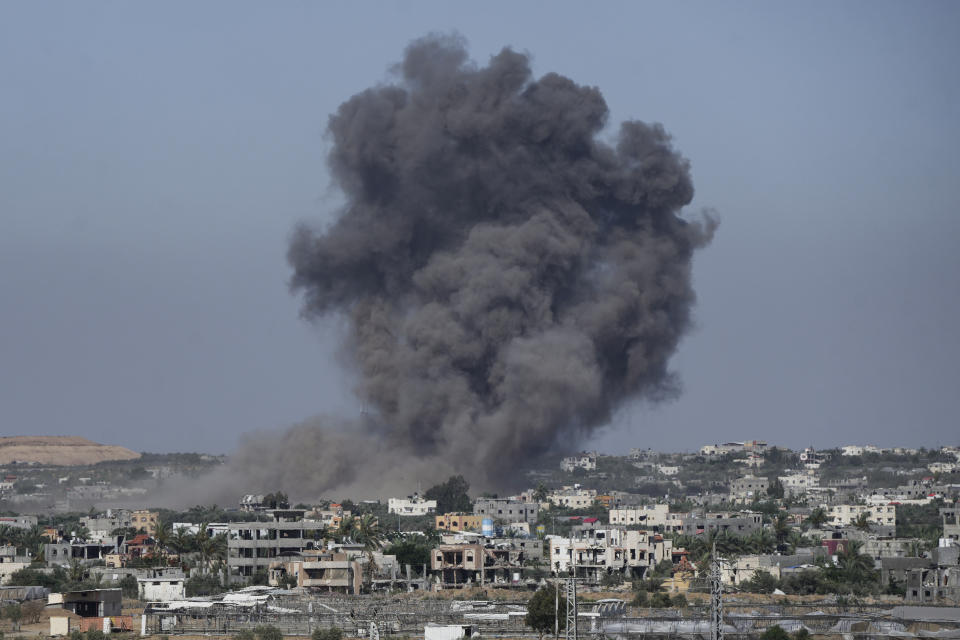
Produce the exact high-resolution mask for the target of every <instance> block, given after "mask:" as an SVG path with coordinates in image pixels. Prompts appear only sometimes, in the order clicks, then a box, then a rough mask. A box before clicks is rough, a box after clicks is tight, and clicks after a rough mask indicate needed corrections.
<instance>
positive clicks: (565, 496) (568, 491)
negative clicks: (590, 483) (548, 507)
mask: <svg viewBox="0 0 960 640" xmlns="http://www.w3.org/2000/svg"><path fill="white" fill-rule="evenodd" d="M596 499H597V490H596V489H584V488H582V487H581V486H580V485H574V486H572V487H563V488H562V489H558V490H556V491H551V492H550V494H549V495H547V500H548V501H549V502H550V503H551V504H553V505H555V506H558V507H565V508H568V509H587V508H589V507H592V506H593V503H594V501H596Z"/></svg>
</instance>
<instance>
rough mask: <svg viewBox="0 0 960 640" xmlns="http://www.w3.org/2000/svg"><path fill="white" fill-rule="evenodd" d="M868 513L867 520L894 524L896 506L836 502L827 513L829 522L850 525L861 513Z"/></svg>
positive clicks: (895, 520)
mask: <svg viewBox="0 0 960 640" xmlns="http://www.w3.org/2000/svg"><path fill="white" fill-rule="evenodd" d="M864 513H866V514H868V515H867V520H868V521H869V522H871V523H872V524H877V525H885V526H889V527H893V526H896V523H897V508H896V506H894V505H892V504H890V505H867V504H838V505H834V506H832V507H830V510H829V511H828V512H827V515H829V516H830V522H831V524H833V525H835V526H849V525H852V524H853V523H854V522H855V521H856V520H857V518H859V517H860V515H861V514H864Z"/></svg>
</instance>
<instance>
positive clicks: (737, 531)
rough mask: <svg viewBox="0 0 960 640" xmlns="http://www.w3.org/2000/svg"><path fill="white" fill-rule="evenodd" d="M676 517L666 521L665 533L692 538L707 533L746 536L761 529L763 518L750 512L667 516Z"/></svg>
mask: <svg viewBox="0 0 960 640" xmlns="http://www.w3.org/2000/svg"><path fill="white" fill-rule="evenodd" d="M669 515H671V516H678V517H677V518H675V519H673V520H672V521H671V520H668V522H667V531H673V532H676V533H682V534H684V535H688V536H692V535H699V534H705V533H707V532H709V531H716V532H720V531H727V532H729V533H731V534H733V535H738V536H746V535H750V534H751V533H753V532H754V531H758V530H760V529H762V528H763V516H762V515H761V514H759V513H753V512H751V511H744V512H739V513H737V512H714V513H705V514H700V513H686V514H669Z"/></svg>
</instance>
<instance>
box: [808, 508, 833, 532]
mask: <svg viewBox="0 0 960 640" xmlns="http://www.w3.org/2000/svg"><path fill="white" fill-rule="evenodd" d="M829 519H830V518H829V516H827V511H826V509H824V508H823V507H817V508H816V509H814V510H813V511H811V512H810V516H809V517H808V518H807V522H808V523H809V524H810V526H811V527H813V528H814V529H819V528H820V527H822V526H823V525H824V524H826V522H827V520H829Z"/></svg>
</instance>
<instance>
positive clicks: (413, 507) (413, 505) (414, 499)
mask: <svg viewBox="0 0 960 640" xmlns="http://www.w3.org/2000/svg"><path fill="white" fill-rule="evenodd" d="M436 510H437V501H436V500H425V499H423V498H422V497H420V496H419V495H417V494H413V495H412V496H408V497H406V498H390V500H388V501H387V511H389V512H390V513H394V514H396V515H398V516H426V515H429V514H431V513H433V512H435V511H436Z"/></svg>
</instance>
